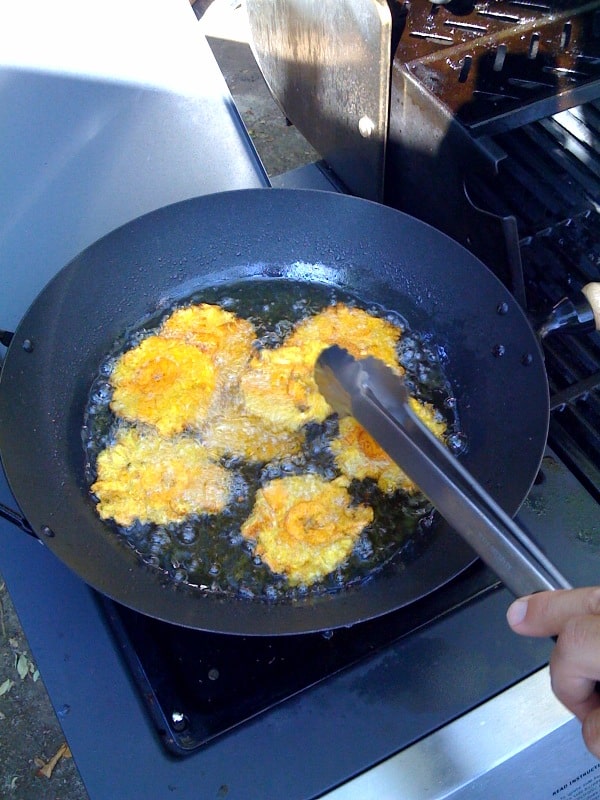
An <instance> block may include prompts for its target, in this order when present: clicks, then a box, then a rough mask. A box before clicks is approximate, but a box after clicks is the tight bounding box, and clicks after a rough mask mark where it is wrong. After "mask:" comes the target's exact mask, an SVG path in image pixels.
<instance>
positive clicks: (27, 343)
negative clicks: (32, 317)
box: [21, 339, 33, 353]
mask: <svg viewBox="0 0 600 800" xmlns="http://www.w3.org/2000/svg"><path fill="white" fill-rule="evenodd" d="M21 347H22V348H23V350H25V352H26V353H33V342H32V341H31V339H23V344H22V345H21Z"/></svg>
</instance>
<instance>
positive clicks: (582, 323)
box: [538, 283, 600, 339]
mask: <svg viewBox="0 0 600 800" xmlns="http://www.w3.org/2000/svg"><path fill="white" fill-rule="evenodd" d="M598 330H600V283H588V284H586V285H585V286H584V287H583V289H582V290H581V293H580V294H579V295H577V296H576V297H564V298H563V299H562V300H561V301H560V302H558V303H557V304H556V305H555V306H554V308H553V309H552V311H551V312H550V315H549V316H548V318H547V319H546V320H545V321H544V323H543V324H542V325H541V326H540V329H539V331H538V333H539V336H540V338H541V339H544V338H545V337H546V336H547V335H548V334H549V333H554V332H555V331H560V332H562V333H590V332H591V331H598Z"/></svg>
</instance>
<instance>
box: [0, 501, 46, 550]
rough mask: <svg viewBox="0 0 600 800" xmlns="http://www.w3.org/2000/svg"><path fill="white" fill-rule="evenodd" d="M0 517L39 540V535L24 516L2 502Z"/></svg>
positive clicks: (0, 504)
mask: <svg viewBox="0 0 600 800" xmlns="http://www.w3.org/2000/svg"><path fill="white" fill-rule="evenodd" d="M0 517H4V519H7V520H8V521H9V522H12V524H13V525H16V526H17V527H18V528H21V530H22V531H25V533H26V534H28V535H29V536H33V538H34V539H37V540H38V541H39V540H40V538H39V536H38V535H37V533H35V531H34V530H33V528H32V527H31V525H30V524H29V523H28V522H27V520H26V519H25V517H24V516H23V515H22V514H20V513H19V512H18V511H14V509H12V508H9V507H8V506H5V505H4V503H0Z"/></svg>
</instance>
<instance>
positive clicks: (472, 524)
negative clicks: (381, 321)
mask: <svg viewBox="0 0 600 800" xmlns="http://www.w3.org/2000/svg"><path fill="white" fill-rule="evenodd" d="M315 375H316V378H317V383H318V385H319V388H320V389H321V392H322V393H323V394H324V396H325V398H326V399H327V400H328V402H329V403H330V405H332V407H333V408H334V410H336V411H338V412H339V413H341V414H348V413H350V414H352V416H353V417H354V418H355V419H356V420H357V421H358V422H359V423H360V424H361V425H362V426H363V427H364V428H365V430H366V431H368V433H370V434H371V436H373V438H374V439H375V440H376V441H377V442H378V443H379V444H380V445H381V447H382V448H383V449H384V450H385V451H386V452H387V453H388V455H389V456H390V457H391V458H392V459H393V460H394V461H395V462H396V463H397V464H398V465H399V466H400V467H401V468H402V469H403V470H404V471H405V472H406V474H407V475H408V476H409V477H410V478H411V479H412V480H413V481H414V482H415V483H416V484H417V486H419V488H420V489H421V491H422V492H423V493H424V494H425V496H426V497H428V498H429V500H430V501H431V503H432V504H433V505H434V507H435V508H436V509H437V510H438V511H439V512H440V514H441V515H442V516H443V517H444V518H445V519H446V520H447V522H448V523H449V524H450V525H451V526H452V527H453V528H454V529H455V530H456V531H457V533H459V534H460V535H461V536H462V537H463V538H464V539H465V540H466V542H467V543H468V544H469V545H470V546H471V547H472V548H473V550H475V552H476V553H477V554H478V555H479V556H480V557H481V558H482V560H483V561H484V562H485V563H486V564H487V565H488V566H489V567H490V568H491V569H492V570H493V571H494V572H495V573H496V575H498V577H499V578H500V579H501V580H502V582H503V583H504V584H505V585H506V586H507V587H508V588H509V589H510V590H511V591H512V592H513V593H514V594H515V595H516V596H521V595H525V594H530V593H533V592H537V591H542V590H546V589H569V588H571V586H570V584H569V583H568V582H567V580H566V579H565V578H564V577H563V576H562V575H561V573H560V572H559V570H557V569H556V567H555V566H554V565H553V564H552V562H551V561H550V560H549V559H548V558H547V557H546V556H545V555H544V553H543V552H542V551H541V550H540V549H539V547H537V545H536V544H535V543H534V542H533V541H531V539H530V538H529V537H528V536H527V535H526V534H525V533H524V531H523V530H521V528H519V526H518V525H517V524H516V523H515V522H514V521H513V520H512V519H511V517H510V516H509V515H508V514H507V513H506V512H505V511H504V510H503V509H502V508H500V506H499V505H498V504H497V503H496V502H495V501H494V500H493V498H491V497H490V495H489V494H488V493H487V492H486V491H485V489H483V487H482V486H481V485H480V484H479V483H478V482H477V481H476V480H475V479H474V478H473V476H472V475H470V473H469V472H468V471H467V470H466V469H464V467H463V466H462V464H461V463H460V462H459V461H458V459H457V458H455V457H454V456H453V455H452V454H451V453H450V452H449V451H448V450H447V449H446V448H445V447H444V446H443V445H442V444H441V443H440V442H439V441H438V440H437V439H436V438H435V436H433V434H432V433H431V432H430V431H429V430H428V428H426V426H425V425H424V424H423V423H422V422H421V420H420V419H419V418H418V417H417V416H416V415H415V414H414V413H413V411H412V410H411V408H410V407H409V405H408V402H407V401H408V392H407V390H406V387H405V385H404V380H403V379H402V378H401V377H399V376H398V375H396V374H394V373H393V372H392V371H391V370H390V369H389V368H387V367H386V366H385V365H384V364H383V363H382V362H380V361H378V360H377V359H375V358H366V359H362V360H356V359H354V358H353V357H352V356H351V355H350V354H349V353H347V352H346V351H345V350H342V349H341V348H339V347H331V348H327V349H326V350H325V351H323V353H322V354H321V356H320V357H319V360H318V362H317V368H316V372H315ZM490 457H493V456H490Z"/></svg>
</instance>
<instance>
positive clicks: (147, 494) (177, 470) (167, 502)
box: [91, 427, 231, 527]
mask: <svg viewBox="0 0 600 800" xmlns="http://www.w3.org/2000/svg"><path fill="white" fill-rule="evenodd" d="M97 473H98V477H97V480H96V482H95V483H94V484H93V485H92V487H91V489H92V492H94V494H95V495H96V496H97V497H98V498H99V502H98V505H97V510H98V514H99V515H100V517H102V519H114V520H115V522H116V523H117V524H118V525H124V526H125V527H128V526H130V525H132V524H133V522H135V521H136V520H139V521H140V522H142V523H148V522H153V523H155V524H157V525H166V524H168V523H171V522H182V521H183V520H184V519H185V518H186V517H188V516H190V515H191V514H216V513H218V512H219V511H222V510H223V508H225V506H226V504H227V502H228V500H229V495H230V491H231V473H229V472H228V471H227V470H226V469H224V468H223V467H221V466H219V465H218V464H215V463H214V462H212V461H211V460H210V459H209V457H208V454H207V453H206V450H205V449H204V448H203V447H202V445H201V444H199V442H197V441H196V440H195V439H191V438H189V437H186V436H179V437H177V438H175V439H163V438H162V437H161V436H159V435H158V434H157V433H155V432H154V431H152V430H151V429H144V430H139V429H138V428H125V427H123V428H122V429H121V430H120V431H118V433H117V435H116V437H115V442H114V444H112V445H110V446H109V447H107V448H106V449H105V450H103V451H102V452H101V453H100V454H99V456H98V460H97Z"/></svg>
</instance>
